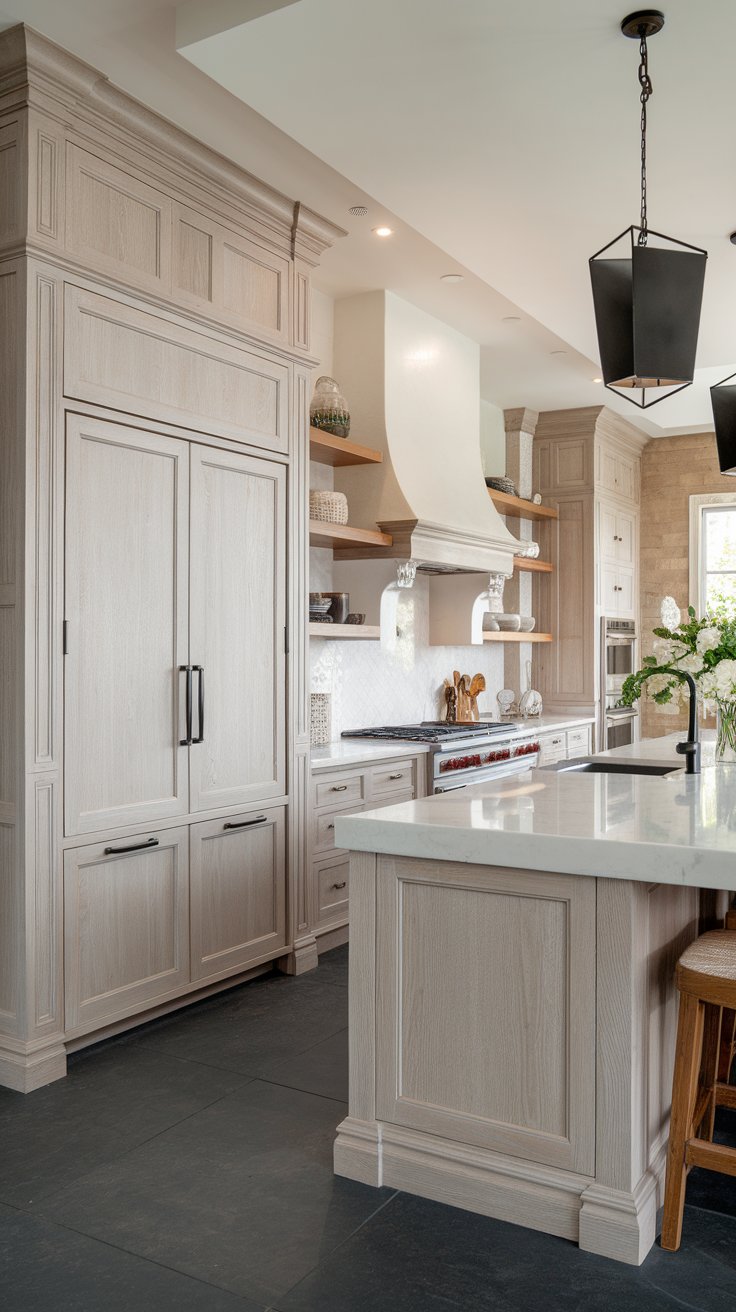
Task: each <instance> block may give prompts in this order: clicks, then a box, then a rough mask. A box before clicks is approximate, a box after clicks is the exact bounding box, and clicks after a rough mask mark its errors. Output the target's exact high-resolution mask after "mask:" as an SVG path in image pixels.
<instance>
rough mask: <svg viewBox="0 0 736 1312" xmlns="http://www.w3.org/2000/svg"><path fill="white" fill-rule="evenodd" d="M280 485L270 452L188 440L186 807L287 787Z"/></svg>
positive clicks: (281, 474)
mask: <svg viewBox="0 0 736 1312" xmlns="http://www.w3.org/2000/svg"><path fill="white" fill-rule="evenodd" d="M285 484H286V475H285V470H284V468H283V466H281V465H276V464H273V463H272V462H271V461H267V460H258V459H252V458H251V457H249V456H242V455H238V454H235V453H233V454H230V453H229V452H226V451H219V450H216V449H214V448H209V447H203V446H194V447H192V503H191V562H192V563H191V584H190V602H191V624H190V644H191V645H190V651H191V659H192V662H193V663H194V664H195V665H201V666H202V668H203V673H202V675H201V676H200V677H201V678H202V679H203V681H204V685H203V703H204V727H203V728H202V725H201V721H200V718H199V715H198V714H197V713H195V715H194V729H195V732H194V736H195V738H196V737H200V736H201V737H202V738H203V741H202V742H199V743H195V744H194V745H193V746H192V748H191V758H190V781H191V809H192V810H193V811H201V810H205V809H209V808H212V807H217V806H240V805H243V804H245V803H247V802H255V801H264V800H266V799H268V798H275V797H278V796H283V795H284V794H285V792H286V772H285V760H284V736H285V735H284V724H285V722H286V709H285V660H286V658H285V651H284V648H285V632H284V626H285V623H286V618H285V595H286V576H285V560H284V542H285V538H286V530H285ZM199 699H200V688H199V686H196V687H195V701H196V702H197V703H198V702H199ZM197 709H198V708H195V710H197Z"/></svg>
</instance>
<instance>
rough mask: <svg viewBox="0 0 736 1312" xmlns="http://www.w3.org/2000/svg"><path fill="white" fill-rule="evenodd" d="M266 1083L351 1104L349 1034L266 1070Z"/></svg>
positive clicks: (330, 1039) (331, 1038)
mask: <svg viewBox="0 0 736 1312" xmlns="http://www.w3.org/2000/svg"><path fill="white" fill-rule="evenodd" d="M261 1078H262V1079H267V1080H270V1081H271V1082H272V1083H273V1084H285V1085H287V1086H288V1087H289V1088H290V1089H302V1090H303V1092H304V1093H318V1094H320V1095H321V1096H322V1097H323V1098H335V1099H337V1101H338V1102H347V1100H348V1031H347V1030H346V1029H344V1030H339V1031H338V1033H337V1034H333V1035H331V1036H330V1038H329V1039H323V1040H322V1042H321V1043H315V1045H314V1047H313V1048H307V1051H306V1052H301V1053H299V1054H298V1055H297V1056H296V1057H289V1058H288V1059H287V1060H286V1061H278V1062H274V1063H273V1065H265V1064H264V1066H263V1067H262V1073H261Z"/></svg>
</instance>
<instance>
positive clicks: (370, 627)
mask: <svg viewBox="0 0 736 1312" xmlns="http://www.w3.org/2000/svg"><path fill="white" fill-rule="evenodd" d="M309 636H310V638H333V639H334V638H340V639H343V638H351V639H352V640H353V641H355V640H356V639H360V638H362V639H363V640H364V641H365V640H366V639H369V638H374V639H375V638H380V636H381V629H380V625H378V624H310V626H309Z"/></svg>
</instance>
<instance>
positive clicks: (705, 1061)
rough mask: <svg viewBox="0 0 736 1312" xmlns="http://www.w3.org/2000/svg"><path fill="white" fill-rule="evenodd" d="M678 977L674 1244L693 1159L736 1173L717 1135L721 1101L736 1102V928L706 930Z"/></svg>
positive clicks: (667, 1237)
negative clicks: (734, 1073) (733, 1071)
mask: <svg viewBox="0 0 736 1312" xmlns="http://www.w3.org/2000/svg"><path fill="white" fill-rule="evenodd" d="M727 923H728V922H727ZM675 978H676V981H677V987H678V989H679V991H680V1011H679V1016H678V1021H677V1046H676V1049H675V1070H674V1075H673V1078H672V1117H671V1120H670V1141H669V1148H668V1152H667V1177H666V1181H665V1191H664V1217H663V1220H662V1240H661V1243H662V1247H663V1248H669V1249H671V1250H672V1251H675V1250H676V1249H678V1248H679V1247H680V1238H681V1236H682V1212H683V1208H684V1205H685V1177H686V1175H687V1172H688V1169H689V1167H691V1166H704V1167H706V1169H707V1170H709V1171H721V1172H723V1173H724V1174H726V1175H736V1148H725V1147H723V1146H722V1145H721V1144H715V1143H713V1121H714V1117H715V1111H716V1107H734V1108H736V1086H733V1085H730V1084H728V1083H727V1080H728V1075H729V1069H728V1068H729V1067H730V1063H731V1060H732V1057H733V1019H732V1017H733V1014H734V1012H736V928H734V929H714V930H711V932H710V933H708V934H702V935H701V936H700V938H698V939H696V940H695V942H694V943H692V944H691V945H690V947H689V948H687V949H686V950H685V952H683V954H682V956H681V957H680V960H679V961H678V963H677V969H676V973H675Z"/></svg>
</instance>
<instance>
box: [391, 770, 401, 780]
mask: <svg viewBox="0 0 736 1312" xmlns="http://www.w3.org/2000/svg"><path fill="white" fill-rule="evenodd" d="M403 778H404V771H403V770H400V771H399V773H398V774H390V775H389V779H403Z"/></svg>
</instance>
